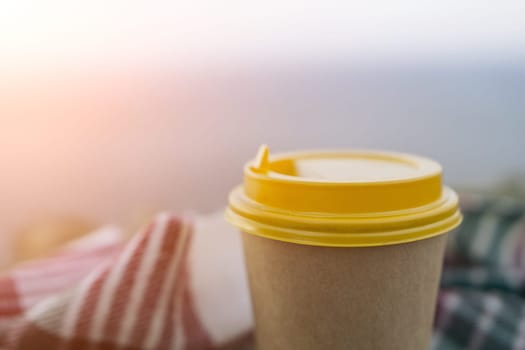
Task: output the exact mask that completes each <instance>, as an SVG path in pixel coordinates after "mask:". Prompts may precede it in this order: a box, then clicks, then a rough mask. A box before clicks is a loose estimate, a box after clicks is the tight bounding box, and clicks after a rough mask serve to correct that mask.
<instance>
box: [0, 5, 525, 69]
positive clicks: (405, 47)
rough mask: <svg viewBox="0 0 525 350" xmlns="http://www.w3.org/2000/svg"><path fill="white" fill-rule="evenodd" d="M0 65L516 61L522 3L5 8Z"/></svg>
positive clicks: (524, 13) (524, 37)
mask: <svg viewBox="0 0 525 350" xmlns="http://www.w3.org/2000/svg"><path fill="white" fill-rule="evenodd" d="M0 53H1V56H0V67H3V68H16V67H22V68H24V69H29V68H38V67H46V66H52V65H64V64H84V63H101V62H102V63H104V64H110V63H114V64H122V63H125V62H128V63H135V62H141V63H144V62H146V63H168V64H199V63H204V64H213V63H217V62H222V61H232V60H234V61H235V60H240V61H262V62H264V61H267V60H290V59H291V60H294V59H300V60H306V59H313V60H316V59H320V60H323V59H333V58H336V59H337V58H339V59H342V60H345V59H352V60H356V61H360V60H363V61H370V60H376V59H378V60H381V59H386V60H391V61H392V60H394V61H395V60H405V61H406V60H420V59H423V60H432V59H444V60H447V59H452V60H463V59H464V60H469V59H472V58H475V59H476V60H519V59H520V58H522V57H525V2H523V1H514V0H505V1H498V2H494V1H479V0H477V1H476V0H462V1H452V0H444V1H427V0H423V1H421V0H420V1H409V0H398V1H377V0H372V1H333V0H331V1H330V0H328V1H308V0H301V1H290V0H284V1H275V0H267V1H261V2H248V1H203V0H196V1H178V2H176V1H145V0H140V1H137V0H130V1H120V0H114V1H99V0H95V1H89V2H76V1H62V0H56V1H53V0H49V1H27V0H13V1H11V0H4V1H1V2H0Z"/></svg>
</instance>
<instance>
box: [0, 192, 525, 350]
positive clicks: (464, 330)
mask: <svg viewBox="0 0 525 350" xmlns="http://www.w3.org/2000/svg"><path fill="white" fill-rule="evenodd" d="M461 202H462V206H463V211H464V215H465V220H464V223H463V225H462V226H461V228H460V229H459V230H458V231H457V232H456V233H454V234H452V235H450V240H449V245H448V248H447V254H446V259H445V266H444V271H443V279H442V287H441V291H440V294H439V298H438V301H437V310H436V319H435V333H434V337H433V340H432V349H433V350H456V349H458V350H459V349H473V350H476V349H481V350H484V349H487V350H488V349H490V350H498V349H502V350H503V349H525V304H524V299H523V297H524V295H525V217H524V213H525V207H524V206H523V204H520V203H515V202H511V201H508V200H505V199H496V200H490V199H486V198H480V197H474V196H462V198H461ZM238 240H239V237H238V235H237V234H236V232H235V231H234V229H232V228H231V227H230V226H229V225H227V224H226V223H225V222H224V220H223V218H222V214H219V215H217V216H216V217H208V218H198V219H197V220H190V219H188V217H186V216H175V215H170V214H166V213H164V214H161V215H158V216H157V217H156V218H155V220H153V222H152V223H151V224H150V225H149V226H148V227H147V228H145V229H144V230H143V231H142V232H140V233H139V234H138V235H136V236H135V237H134V239H133V240H132V241H130V242H127V243H125V242H124V240H123V235H122V234H121V233H120V231H119V229H118V228H115V227H106V228H102V229H101V230H99V231H97V232H94V233H93V234H91V235H88V236H87V237H86V238H83V239H81V240H80V241H77V242H74V243H72V244H68V245H67V246H65V247H64V248H63V249H62V250H61V251H59V252H57V254H55V255H54V256H52V257H49V258H47V259H43V260H37V261H33V262H30V263H26V264H23V265H20V266H19V267H17V268H16V269H14V270H11V271H9V272H8V273H7V274H4V275H0V350H14V349H28V350H34V349H74V350H79V349H80V350H81V349H93V350H95V349H125V350H133V349H137V350H138V349H146V350H147V349H161V350H162V349H208V350H213V349H231V350H243V349H247V348H248V347H250V346H251V344H252V341H251V329H252V327H253V324H252V322H253V321H252V315H251V308H250V302H249V293H248V289H247V285H246V277H245V275H244V270H243V266H244V265H243V264H244V263H243V258H242V251H241V245H240V242H239V241H238Z"/></svg>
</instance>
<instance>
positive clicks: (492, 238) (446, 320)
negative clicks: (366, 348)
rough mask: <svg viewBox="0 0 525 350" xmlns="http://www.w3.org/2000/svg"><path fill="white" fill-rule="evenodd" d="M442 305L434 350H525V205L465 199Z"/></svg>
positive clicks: (502, 200)
mask: <svg viewBox="0 0 525 350" xmlns="http://www.w3.org/2000/svg"><path fill="white" fill-rule="evenodd" d="M461 202H462V207H463V213H464V222H463V224H462V226H461V227H460V228H459V229H458V231H457V232H455V233H454V234H453V235H451V236H450V240H449V246H448V248H447V255H446V259H445V266H444V270H443V277H442V282H441V291H440V295H439V299H438V303H437V312H436V321H435V332H434V338H433V342H432V349H434V350H455V349H458V350H459V349H479V350H498V349H502V350H503V349H516V350H518V349H525V300H524V299H523V297H524V293H525V217H524V214H525V206H524V204H523V203H519V202H515V201H512V200H509V199H505V198H499V199H490V198H483V197H476V196H462V198H461Z"/></svg>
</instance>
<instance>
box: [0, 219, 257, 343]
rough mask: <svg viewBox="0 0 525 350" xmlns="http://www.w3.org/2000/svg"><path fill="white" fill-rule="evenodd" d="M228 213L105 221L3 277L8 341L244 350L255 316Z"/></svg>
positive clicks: (4, 338)
mask: <svg viewBox="0 0 525 350" xmlns="http://www.w3.org/2000/svg"><path fill="white" fill-rule="evenodd" d="M239 245H240V242H239V237H238V235H237V234H236V233H235V232H234V231H233V230H232V229H231V228H229V227H228V225H226V224H225V223H224V222H223V219H222V215H215V216H210V217H202V218H198V219H195V220H194V219H191V218H190V217H189V216H187V215H183V216H176V215H172V214H168V213H163V214H160V215H158V216H157V217H156V218H155V219H154V220H153V221H152V222H151V223H150V224H149V225H148V226H147V227H146V228H145V229H144V230H143V231H142V232H140V233H139V234H138V235H136V236H135V237H134V238H133V239H132V240H131V241H129V242H125V241H124V239H123V235H122V233H121V232H120V230H119V229H118V228H116V227H105V228H102V229H100V230H98V231H96V232H94V233H92V234H90V235H88V236H87V237H85V238H83V239H81V240H79V241H76V242H73V243H72V244H68V245H67V246H65V247H64V248H63V249H62V250H60V251H59V252H58V253H57V254H56V255H54V256H52V257H49V258H46V259H43V260H38V261H33V262H30V263H26V264H24V265H21V266H19V267H17V268H16V269H14V270H12V271H10V272H8V273H7V274H4V275H0V349H9V350H14V349H31V350H33V349H60V350H66V349H72V350H73V349H74V350H81V349H93V350H94V349H125V350H134V349H137V350H139V349H243V348H244V347H245V346H247V345H249V344H250V343H251V328H252V315H251V309H250V302H249V294H248V288H247V286H246V279H245V278H244V279H242V278H239V276H240V275H243V274H244V271H243V270H242V269H243V261H242V255H241V254H242V253H241V252H242V249H240V246H239Z"/></svg>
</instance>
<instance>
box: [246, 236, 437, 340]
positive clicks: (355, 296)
mask: <svg viewBox="0 0 525 350" xmlns="http://www.w3.org/2000/svg"><path fill="white" fill-rule="evenodd" d="M242 236H243V243H244V252H245V256H246V264H247V270H248V278H249V282H250V290H251V295H252V302H253V306H254V314H255V325H256V346H257V350H321V349H330V350H339V349H341V350H342V349H345V350H348V349H358V350H366V349H373V350H378V349H392V350H397V349H399V350H422V349H428V347H429V343H430V337H431V332H432V322H433V316H434V309H435V301H436V296H437V291H438V284H439V278H440V274H441V266H442V259H443V254H444V248H445V242H446V235H445V234H442V235H439V236H436V237H433V238H427V239H423V240H419V241H416V242H411V243H403V244H395V245H388V246H378V247H364V248H339V247H338V248H332V247H319V246H308V245H300V244H293V243H286V242H282V241H278V240H272V239H267V238H262V237H258V236H255V235H251V234H246V233H243V234H242Z"/></svg>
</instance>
